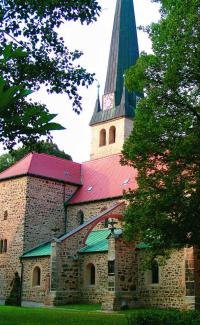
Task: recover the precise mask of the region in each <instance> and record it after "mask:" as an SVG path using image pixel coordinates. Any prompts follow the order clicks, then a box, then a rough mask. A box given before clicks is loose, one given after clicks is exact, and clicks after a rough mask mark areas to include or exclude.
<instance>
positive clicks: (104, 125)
mask: <svg viewBox="0 0 200 325" xmlns="http://www.w3.org/2000/svg"><path fill="white" fill-rule="evenodd" d="M138 56H139V50H138V41H137V31H136V22H135V14H134V5H133V0H117V2H116V10H115V18H114V24H113V31H112V39H111V46H110V54H109V61H108V68H107V77H106V83H105V89H104V95H103V98H102V105H101V103H100V98H99V95H98V97H97V101H96V105H95V109H94V112H93V115H92V118H91V121H90V126H91V128H92V144H91V160H92V159H96V158H101V157H105V156H109V155H112V154H116V153H120V152H121V150H122V147H123V144H124V140H125V139H126V138H127V137H128V136H129V134H130V132H131V130H132V126H133V118H134V111H135V107H136V100H137V98H136V94H135V93H129V92H128V91H127V89H125V87H124V77H123V75H124V72H125V70H126V69H127V68H128V67H130V66H131V65H133V64H135V62H136V60H137V58H138Z"/></svg>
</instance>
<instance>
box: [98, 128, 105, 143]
mask: <svg viewBox="0 0 200 325" xmlns="http://www.w3.org/2000/svg"><path fill="white" fill-rule="evenodd" d="M105 145H106V130H105V129H102V130H101V131H100V137H99V147H102V146H105Z"/></svg>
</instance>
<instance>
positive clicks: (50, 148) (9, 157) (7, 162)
mask: <svg viewBox="0 0 200 325" xmlns="http://www.w3.org/2000/svg"><path fill="white" fill-rule="evenodd" d="M30 151H34V152H37V153H47V154H49V155H53V156H56V157H60V158H64V159H67V160H72V158H71V156H70V155H68V154H66V153H65V152H64V151H63V150H60V149H59V148H58V146H57V144H55V143H53V142H45V141H38V142H37V143H34V144H30V145H26V146H23V147H21V148H18V149H16V150H13V151H11V152H10V153H5V154H3V155H1V156H0V172H2V171H4V170H5V169H7V168H8V167H10V166H12V165H13V164H14V163H15V162H17V161H18V160H20V159H22V158H23V157H24V156H25V155H27V154H28V153H29V152H30Z"/></svg>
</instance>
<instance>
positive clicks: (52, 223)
mask: <svg viewBox="0 0 200 325" xmlns="http://www.w3.org/2000/svg"><path fill="white" fill-rule="evenodd" d="M76 188H77V187H76V186H72V185H65V184H63V183H61V182H56V181H52V180H46V179H42V178H37V177H26V176H24V177H19V178H13V179H10V180H5V181H1V182H0V211H1V213H0V240H1V239H3V240H5V239H7V246H8V247H7V252H6V253H0V299H2V300H3V299H4V298H5V297H6V296H8V294H9V292H10V290H11V287H10V283H11V282H12V279H13V277H14V273H15V272H16V271H17V272H18V273H19V275H20V274H21V265H20V259H19V258H20V256H22V254H23V253H24V252H25V251H27V250H29V249H31V248H33V247H35V246H38V245H40V244H41V243H44V242H45V241H48V240H50V239H51V238H52V237H53V236H58V235H61V234H63V233H65V208H64V202H65V201H66V200H68V199H69V198H70V197H71V195H72V194H73V193H74V192H75V190H76Z"/></svg>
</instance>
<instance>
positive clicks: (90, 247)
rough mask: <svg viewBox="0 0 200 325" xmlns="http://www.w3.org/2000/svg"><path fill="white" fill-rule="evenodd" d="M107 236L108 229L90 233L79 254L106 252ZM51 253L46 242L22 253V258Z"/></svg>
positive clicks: (49, 244)
mask: <svg viewBox="0 0 200 325" xmlns="http://www.w3.org/2000/svg"><path fill="white" fill-rule="evenodd" d="M109 234H110V230H109V229H101V230H94V231H92V232H91V233H90V234H89V236H88V238H87V240H86V246H85V247H83V248H81V249H80V250H79V253H95V252H106V251H108V239H107V238H108V236H109ZM51 253H52V249H51V242H47V243H45V244H42V245H40V246H38V247H35V248H33V249H31V250H29V251H28V252H26V253H24V255H23V256H22V258H27V257H41V256H50V255H51Z"/></svg>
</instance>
